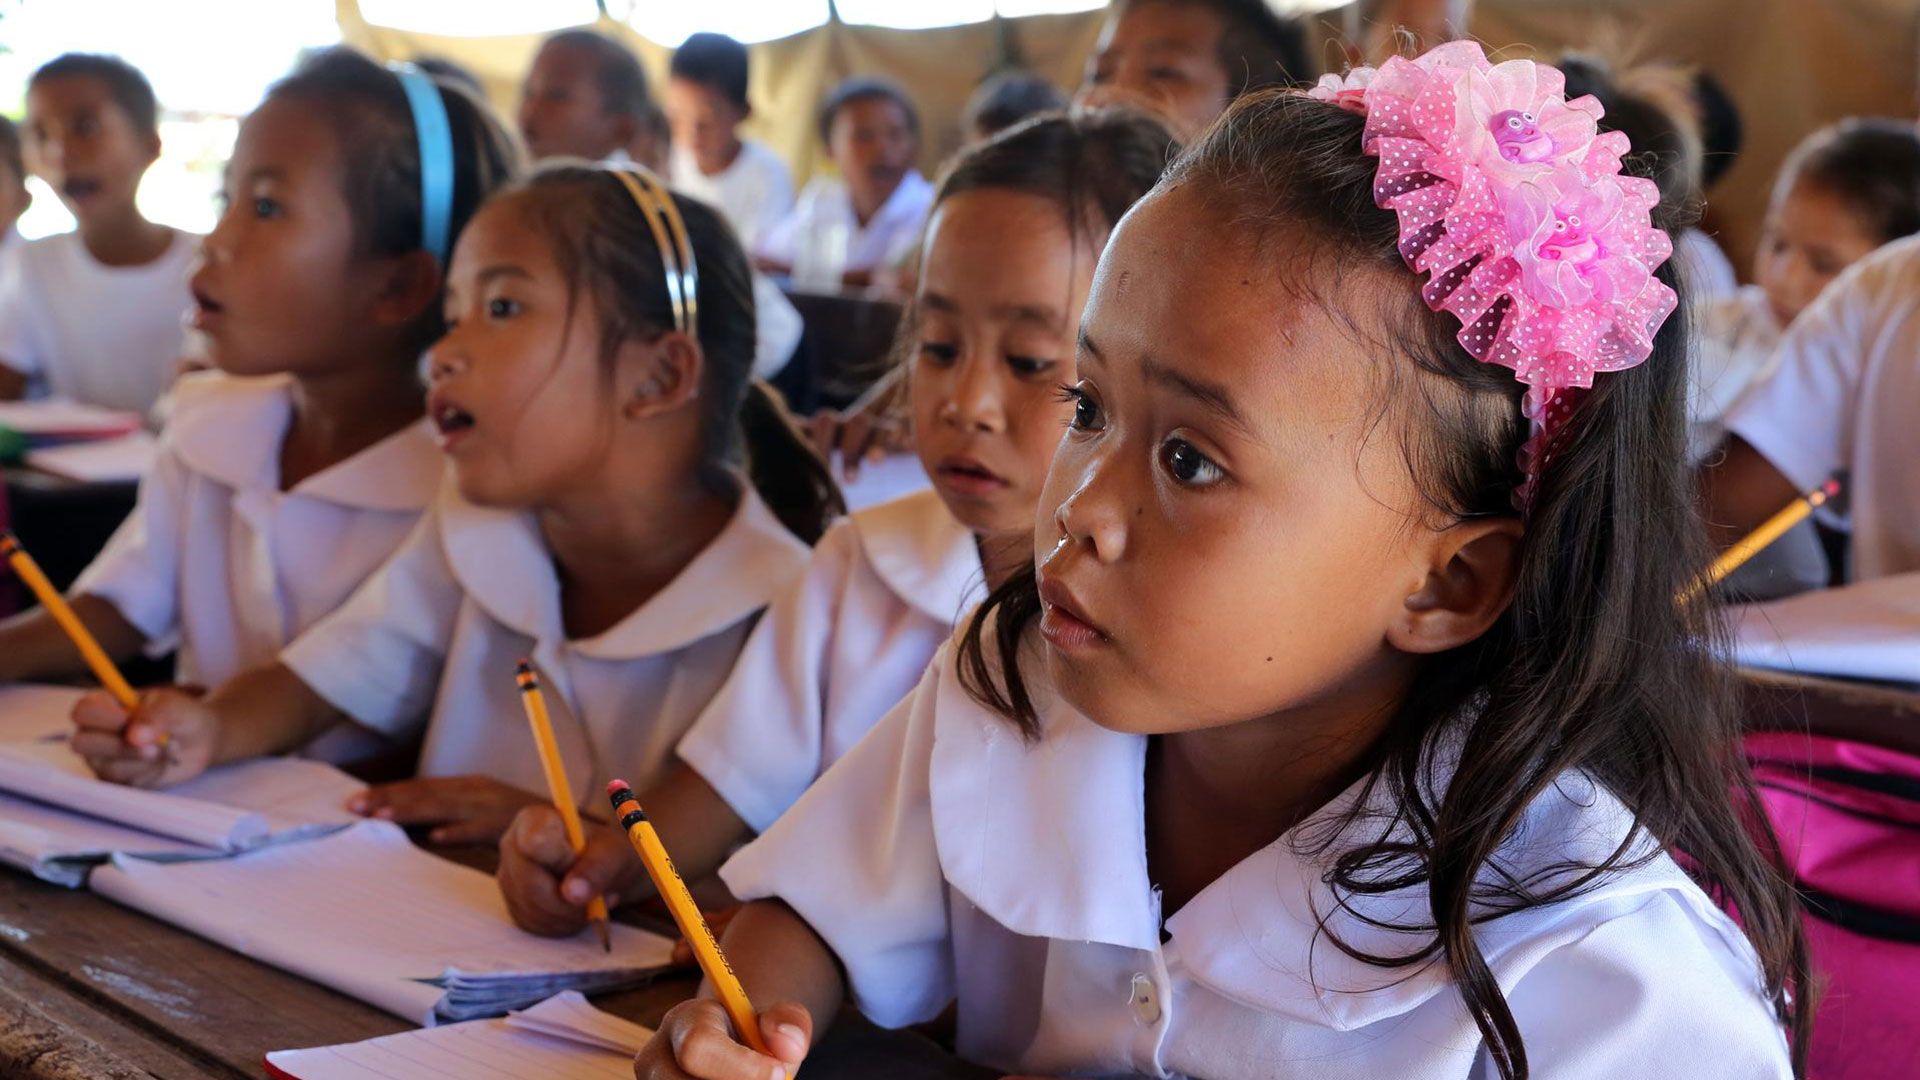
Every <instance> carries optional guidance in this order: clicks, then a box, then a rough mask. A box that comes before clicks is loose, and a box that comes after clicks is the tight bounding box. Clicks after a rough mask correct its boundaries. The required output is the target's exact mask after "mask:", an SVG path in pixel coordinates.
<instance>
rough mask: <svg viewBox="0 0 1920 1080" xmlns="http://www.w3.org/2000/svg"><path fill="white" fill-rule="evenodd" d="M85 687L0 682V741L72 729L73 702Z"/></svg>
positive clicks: (61, 734)
mask: <svg viewBox="0 0 1920 1080" xmlns="http://www.w3.org/2000/svg"><path fill="white" fill-rule="evenodd" d="M85 693H86V691H84V690H80V689H77V688H75V687H71V686H35V685H33V684H32V683H17V684H15V685H13V686H0V742H37V741H39V740H41V739H46V738H50V737H56V736H57V737H59V738H65V737H66V736H67V735H69V734H71V733H72V731H73V719H72V717H73V706H74V703H75V702H77V701H79V700H80V698H81V696H82V695H83V694H85Z"/></svg>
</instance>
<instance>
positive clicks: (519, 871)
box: [499, 765, 753, 937]
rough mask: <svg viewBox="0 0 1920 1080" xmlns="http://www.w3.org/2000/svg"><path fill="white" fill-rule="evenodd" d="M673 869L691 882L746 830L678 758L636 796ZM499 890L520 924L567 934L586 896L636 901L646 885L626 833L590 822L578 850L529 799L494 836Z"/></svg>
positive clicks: (582, 920)
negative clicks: (582, 847) (508, 825)
mask: <svg viewBox="0 0 1920 1080" xmlns="http://www.w3.org/2000/svg"><path fill="white" fill-rule="evenodd" d="M639 801H640V805H641V806H644V807H646V810H647V817H648V818H649V819H650V820H651V821H652V822H653V825H654V828H655V829H656V830H658V831H659V833H660V842H661V843H662V844H664V845H665V846H666V849H667V850H668V851H670V852H672V853H673V862H674V865H675V866H677V867H679V869H680V876H681V877H684V878H686V879H687V880H689V881H698V880H700V879H702V878H705V877H707V876H708V875H710V874H712V873H713V872H714V871H716V870H718V869H720V864H721V863H722V862H724V861H725V860H726V857H727V853H728V852H730V851H732V850H733V848H734V846H735V845H737V844H739V843H741V842H743V841H745V840H747V839H748V838H750V837H751V836H752V835H753V830H752V829H751V828H749V827H748V826H747V823H746V822H744V821H742V820H740V815H738V814H736V813H734V812H733V808H732V807H730V806H728V805H727V801H726V800H725V799H723V798H721V797H720V793H719V792H717V791H715V790H714V789H713V786H712V785H710V784H708V783H707V782H706V781H705V780H703V779H701V777H700V774H699V773H697V772H695V771H694V770H693V769H691V768H689V767H687V766H686V765H677V766H675V767H674V769H673V771H672V772H670V773H668V774H667V775H666V776H665V777H663V778H662V779H661V780H660V781H659V782H658V783H656V784H655V785H654V786H653V787H652V788H650V789H648V790H647V791H646V792H644V793H643V794H642V795H641V796H640V799H639ZM499 878H500V892H501V894H502V895H504V896H505V898H506V901H507V910H508V911H509V912H511V913H512V915H513V921H514V922H515V923H518V924H519V926H520V928H521V929H522V930H528V931H531V932H533V933H536V934H544V935H547V936H549V937H569V936H571V935H573V934H575V933H578V932H579V931H580V929H581V928H582V927H584V926H586V924H587V912H586V905H587V902H588V901H589V900H591V899H593V898H594V897H595V896H604V897H606V899H607V903H608V904H609V905H613V904H621V903H626V902H628V901H631V900H637V899H640V898H641V897H644V896H647V895H649V894H650V893H652V892H653V884H652V882H651V881H649V880H648V879H647V872H646V869H645V868H644V867H642V866H641V865H640V859H639V857H638V856H636V855H635V854H634V853H633V845H632V843H630V842H629V841H628V840H627V835H626V833H624V832H621V831H620V830H619V829H616V828H613V827H612V826H602V825H598V824H597V823H596V824H595V825H594V826H593V827H591V828H590V829H589V831H588V833H587V847H586V850H585V851H583V852H581V853H580V855H579V856H578V857H575V855H574V853H573V847H572V845H570V844H568V843H567V834H566V828H565V826H563V825H562V824H561V822H560V815H559V813H558V812H556V811H555V810H554V809H553V807H551V806H546V805H541V806H529V807H527V808H526V809H525V810H522V811H520V815H519V816H518V817H516V818H514V821H513V826H512V828H510V829H508V830H507V834H506V835H505V836H503V837H501V839H500V871H499Z"/></svg>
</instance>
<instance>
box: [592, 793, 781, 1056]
mask: <svg viewBox="0 0 1920 1080" xmlns="http://www.w3.org/2000/svg"><path fill="white" fill-rule="evenodd" d="M607 798H608V799H609V800H610V801H611V802H612V803H613V816H614V817H615V818H616V819H618V820H619V822H620V827H621V828H623V829H625V830H627V839H629V840H632V841H633V850H634V851H636V852H638V853H639V854H640V861H641V862H642V863H643V864H645V865H646V868H647V876H648V877H650V878H652V879H653V887H654V888H655V889H657V890H659V892H660V898H661V899H663V900H665V901H666V902H667V910H668V911H669V912H671V913H672V915H673V921H674V922H675V923H677V924H678V925H679V927H680V933H681V935H682V936H684V937H685V938H686V939H687V944H689V945H691V946H692V947H693V956H694V959H696V960H698V961H699V962H700V970H701V972H702V973H704V974H705V975H706V977H707V980H708V981H709V982H711V983H713V988H714V990H715V991H717V992H718V993H719V994H720V1004H721V1006H722V1007H723V1008H725V1009H726V1010H727V1017H728V1019H730V1020H732V1021H733V1026H734V1028H735V1029H736V1030H738V1031H739V1032H740V1037H741V1038H742V1039H744V1040H746V1043H747V1045H748V1046H749V1047H751V1048H752V1049H753V1050H754V1051H755V1052H756V1053H761V1054H765V1055H766V1056H768V1057H772V1056H773V1051H771V1050H769V1049H767V1044H766V1040H764V1039H762V1038H761V1037H760V1021H759V1020H758V1019H757V1018H756V1017H755V1015H754V1012H753V1003H752V1002H750V1001H748V1000H747V991H746V989H745V988H744V987H742V986H741V985H740V979H739V977H738V976H736V975H734V973H733V966H732V965H731V964H728V963H727V958H726V957H725V956H724V955H722V954H721V952H720V943H719V942H717V941H715V940H713V930H712V929H710V928H709V927H708V926H707V920H706V919H705V918H703V917H702V916H701V914H700V908H699V906H698V905H696V904H695V903H694V902H693V894H691V893H689V892H688V891H687V883H686V882H684V881H681V880H680V871H678V870H675V869H674V868H673V860H672V859H671V858H668V857H667V849H666V848H665V847H664V846H662V845H661V843H660V834H659V833H657V832H655V831H654V830H653V822H651V821H648V820H647V812H646V811H645V810H642V809H640V804H639V803H637V802H635V801H634V798H633V789H632V788H629V787H628V786H627V783H626V781H624V780H615V781H614V782H612V783H610V784H608V785H607Z"/></svg>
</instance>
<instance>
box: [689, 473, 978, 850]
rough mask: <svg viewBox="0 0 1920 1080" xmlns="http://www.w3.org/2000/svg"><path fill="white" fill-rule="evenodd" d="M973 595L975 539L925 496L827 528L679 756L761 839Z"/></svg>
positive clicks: (900, 688)
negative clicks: (802, 573) (761, 833)
mask: <svg viewBox="0 0 1920 1080" xmlns="http://www.w3.org/2000/svg"><path fill="white" fill-rule="evenodd" d="M984 595H985V572H984V571H983V570H982V569H981V566H980V551H979V547H978V545H977V544H976V543H975V540H974V536H973V534H972V533H971V532H969V531H968V530H967V528H966V526H964V525H962V524H960V522H958V521H956V520H955V519H954V517H953V515H952V514H951V513H949V512H948V511H947V507H946V504H945V503H943V502H941V501H940V497H939V496H938V495H937V494H935V493H934V492H931V491H925V492H921V493H919V494H917V495H909V496H907V497H905V498H903V499H899V500H896V501H894V502H890V503H884V504H882V505H880V506H876V507H873V508H871V509H868V510H863V511H861V512H859V513H856V514H854V515H853V516H851V517H849V518H847V519H845V520H843V521H840V522H836V523H835V524H834V526H833V527H832V528H830V529H828V530H827V534H826V535H825V536H823V537H821V539H820V543H819V545H818V546H817V547H815V548H814V551H813V558H812V560H811V561H810V562H809V563H808V565H807V571H806V575H805V576H804V577H803V578H801V579H800V581H799V582H798V583H796V584H795V585H794V586H793V587H792V588H790V589H788V590H787V591H786V592H784V593H782V594H781V595H780V596H779V598H778V599H776V600H774V602H773V603H772V604H771V605H770V606H769V607H768V609H767V614H766V617H765V618H763V619H762V620H761V621H760V623H759V625H757V626H755V627H754V629H753V634H752V636H750V637H749V638H748V639H747V644H746V648H745V649H744V650H743V651H742V652H741V654H740V661H739V663H738V664H736V665H735V666H734V669H733V673H732V674H731V675H729V676H728V677H727V682H726V685H725V686H723V687H722V688H721V690H720V693H719V694H718V695H716V696H715V697H714V699H713V703H712V704H711V705H709V706H708V707H707V710H706V712H705V713H703V714H702V715H701V717H700V719H699V720H698V721H696V722H695V723H694V725H693V728H692V729H691V730H690V731H688V732H687V737H686V739H685V740H684V741H682V742H681V743H680V750H679V753H680V757H681V758H682V759H683V760H685V761H686V762H687V764H689V765H691V766H693V768H694V769H695V770H696V771H697V772H699V773H700V775H701V776H702V777H704V778H705V779H706V781H707V782H708V783H710V784H712V785H713V786H714V788H715V789H716V790H718V791H719V792H720V794H721V796H722V797H724V798H725V799H726V800H727V803H728V805H730V806H732V807H733V809H734V812H735V813H738V814H739V815H740V816H741V817H742V818H743V819H745V820H746V822H747V824H749V825H751V826H753V828H754V829H755V830H764V829H765V828H766V827H767V826H769V825H771V824H773V822H774V819H776V818H778V817H779V816H780V815H781V814H783V813H785V812H786V811H787V808H788V807H790V806H792V805H793V802H794V800H796V799H798V798H799V797H800V794H801V793H802V792H804V791H805V790H806V789H807V786H808V785H810V784H812V783H813V782H814V780H815V779H817V778H818V777H819V776H820V774H821V773H822V772H824V771H825V770H826V768H827V766H829V765H831V764H833V763H834V762H835V761H837V760H839V759H840V757H841V755H843V754H845V753H846V752H847V751H848V750H849V749H852V747H853V745H854V743H856V742H858V741H859V740H860V738H861V737H862V736H864V735H865V734H866V733H867V732H868V730H870V729H871V728H872V727H873V725H874V724H875V723H877V722H878V721H879V720H880V718H881V717H882V716H884V715H886V712H887V710H888V709H890V708H892V707H893V705H894V704H895V703H896V702H898V701H899V700H900V699H901V698H902V697H905V696H906V695H907V693H908V692H909V691H911V690H912V689H913V688H914V685H915V684H917V683H918V682H919V681H920V676H921V674H922V673H924V672H925V671H926V669H927V662H928V661H929V660H931V659H933V655H934V653H935V652H936V651H938V650H939V648H940V646H941V644H942V643H944V642H945V641H946V640H947V638H948V636H949V635H951V634H952V633H953V627H954V622H955V620H956V619H958V618H959V617H960V615H961V613H962V612H964V611H966V610H967V609H968V608H970V607H972V606H973V605H974V604H976V603H978V602H979V601H980V599H981V598H982V597H983V596H984Z"/></svg>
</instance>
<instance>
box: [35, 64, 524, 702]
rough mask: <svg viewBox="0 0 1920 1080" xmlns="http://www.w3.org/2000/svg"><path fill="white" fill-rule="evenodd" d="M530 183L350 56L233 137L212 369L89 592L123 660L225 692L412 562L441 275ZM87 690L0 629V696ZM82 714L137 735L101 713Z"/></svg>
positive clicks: (418, 91) (410, 80) (98, 621)
mask: <svg viewBox="0 0 1920 1080" xmlns="http://www.w3.org/2000/svg"><path fill="white" fill-rule="evenodd" d="M429 114H431V115H429ZM423 133H424V135H423ZM423 147H424V148H425V151H426V153H427V154H428V159H429V160H428V161H427V162H426V165H427V167H426V168H425V169H423V167H422V165H423V161H422V157H421V154H422V148H423ZM517 166H518V154H517V151H516V149H515V147H514V143H513V140H512V139H511V137H510V136H508V135H507V133H506V132H505V131H504V130H503V129H502V128H501V127H500V126H499V125H498V124H497V123H495V121H494V119H493V115H492V113H491V112H490V111H489V110H487V109H486V108H485V107H483V106H482V105H480V104H479V103H478V102H476V101H475V100H473V99H472V98H471V97H468V96H467V95H466V94H464V93H462V92H461V91H459V90H457V89H453V88H451V87H447V86H443V85H441V84H439V83H435V82H433V81H432V80H430V79H428V78H427V77H426V76H424V75H421V74H418V73H416V72H411V71H407V72H395V71H392V70H388V69H386V68H383V67H381V66H379V65H378V64H375V63H374V62H373V61H371V60H368V59H367V58H366V57H364V56H361V55H359V54H358V53H354V52H351V51H349V50H345V49H340V50H334V51H330V52H327V53H323V54H321V55H320V56H319V57H317V58H316V59H314V60H312V61H310V62H309V63H307V64H306V65H304V66H303V67H302V68H301V69H300V70H298V71H297V72H295V73H294V74H293V75H291V76H290V77H288V78H287V79H286V80H284V81H283V82H281V83H279V84H278V85H276V86H275V87H274V88H273V89H272V90H271V91H269V92H268V94H267V98H266V100H265V101H264V102H263V103H262V104H261V105H260V107H259V108H258V109H256V110H255V111H254V112H253V114H252V115H251V116H249V117H248V118H247V120H246V122H245V123H243V124H242V125H241V127H240V134H239V138H238V140H237V141H236V143H235V145H234V153H233V158H232V160H231V161H230V162H229V163H228V165H227V172H226V181H225V189H224V191H223V193H222V198H223V201H224V203H225V208H224V209H223V211H222V212H221V216H220V221H219V223H218V225H216V226H215V228H214V230H213V232H212V233H211V234H210V235H208V236H207V238H206V240H205V241H204V243H203V244H202V249H201V265H200V268H199V270H198V272H197V273H195V275H194V278H193V293H194V298H195V307H194V310H193V313H192V316H191V317H192V320H193V323H194V325H195V326H196V327H197V328H198V329H199V330H200V331H201V332H202V334H203V335H204V337H205V340H206V343H207V355H208V359H209V360H210V361H211V362H212V363H213V365H214V366H215V367H216V368H217V369H218V370H217V371H216V372H210V373H207V374H203V375H198V376H195V377H193V378H190V379H187V380H185V381H184V382H182V383H181V385H180V387H179V388H178V390H177V393H176V401H177V404H176V409H175V413H174V416H173V419H172V421H171V423H169V425H168V426H167V429H166V431H165V432H164V433H163V435H162V436H161V444H160V453H159V458H158V460H157V462H156V463H155V465H154V467H153V470H152V472H151V473H150V474H149V475H148V476H147V477H146V479H145V480H144V481H143V482H142V484H141V486H140V495H139V501H138V503H137V504H136V506H135V508H134V511H133V514H132V516H131V517H129V518H128V519H127V521H126V523H125V524H124V525H123V526H121V528H120V530H119V532H118V533H116V534H115V536H114V538H113V540H112V542H111V543H109V544H108V546H107V548H106V550H105V551H104V552H103V553H102V554H101V555H100V557H99V558H98V559H97V560H96V561H95V562H94V564H93V565H92V566H91V567H90V568H89V569H88V570H87V571H86V573H85V574H84V575H83V576H82V577H81V578H80V580H79V582H78V583H77V584H76V585H75V587H74V598H73V606H74V608H75V610H76V611H77V612H79V614H80V617H81V618H82V620H83V621H84V622H85V623H86V625H87V627H88V628H89V629H90V630H91V631H92V632H93V634H94V636H95V637H96V638H98V639H99V640H100V641H101V642H102V643H103V644H104V645H105V647H106V649H107V651H108V652H109V653H111V654H112V655H113V656H114V657H115V658H116V659H126V658H129V657H132V656H134V655H135V654H137V653H139V652H140V651H141V650H142V649H144V648H149V647H156V646H165V645H171V644H177V646H178V648H179V670H178V678H179V681H180V682H182V683H186V684H200V685H212V684H216V683H220V682H224V681H226V680H227V679H231V678H233V677H234V676H235V675H238V674H240V673H241V672H243V671H246V670H248V669H250V668H253V667H256V666H258V665H260V664H263V663H268V662H271V661H272V660H273V658H274V656H275V655H276V654H277V653H278V652H279V651H280V649H281V648H283V647H284V646H286V645H287V643H288V642H290V641H292V640H293V638H294V637H295V636H296V635H298V634H299V633H300V632H301V631H303V630H305V629H306V628H307V627H309V626H311V625H313V624H314V623H315V622H317V621H319V620H320V619H321V618H322V617H323V616H325V615H327V614H328V613H329V612H331V611H333V610H334V609H335V608H336V607H338V606H339V605H340V604H341V603H342V602H343V601H345V600H346V598H347V597H348V596H350V595H351V594H352V593H353V590H354V589H356V588H358V587H359V585H360V583H361V582H362V581H363V580H365V578H366V577H367V575H369V574H371V573H372V572H373V571H374V569H376V568H377V567H378V566H379V565H380V564H381V563H382V562H384V561H386V558H387V556H389V555H391V554H392V553H393V552H394V550H395V549H396V548H398V547H399V546H400V543H401V541H402V540H404V539H405V538H406V536H407V534H408V533H409V532H411V531H412V529H413V527H414V525H415V524H416V523H417V522H418V520H419V518H420V515H421V513H422V511H424V509H425V508H426V506H427V503H428V502H429V500H430V499H431V498H432V495H433V492H434V490H435V489H436V488H437V487H438V486H439V482H440V475H441V463H440V460H439V455H438V453H437V452H436V451H435V450H434V446H433V441H432V434H431V432H430V430H429V429H428V427H427V425H426V424H425V423H424V422H423V420H422V414H423V411H424V408H423V404H422V402H423V398H424V391H423V389H422V387H421V385H420V380H419V376H418V374H417V372H418V366H419V358H420V353H421V351H422V350H423V349H425V348H426V347H427V345H428V344H430V343H431V342H432V341H433V339H434V338H436V337H438V336H439V335H440V333H441V330H442V328H443V323H442V320H441V311H440V305H441V288H442V283H443V280H444V278H443V271H444V265H443V260H444V259H445V258H446V255H447V252H448V250H449V245H450V243H451V241H452V239H453V238H454V237H456V236H458V235H459V233H460V231H461V229H462V228H463V227H464V226H465V225H466V223H467V219H468V218H470V217H471V216H472V215H473V212H474V210H475V209H477V208H478V207H479V205H480V203H481V202H482V200H484V199H485V198H486V197H487V195H488V194H489V193H490V192H492V191H493V189H494V188H496V187H498V186H499V185H500V184H502V183H503V182H504V181H506V180H507V179H508V178H509V177H510V176H511V174H512V173H513V172H514V171H515V169H516V168H517ZM84 670H85V668H84V666H83V665H82V662H81V658H80V655H79V654H78V652H76V651H75V649H74V647H73V644H72V643H71V642H70V641H69V640H68V639H67V636H66V635H65V634H64V633H62V632H61V630H60V628H59V627H58V626H57V625H56V624H55V623H54V621H53V620H52V619H51V618H50V617H49V616H48V615H47V614H46V613H45V612H44V611H34V612H31V613H28V614H26V615H23V616H21V617H19V618H16V619H14V620H12V621H10V622H9V623H7V624H6V625H5V626H3V627H0V680H5V679H50V678H61V677H65V676H69V675H75V674H78V673H80V672H82V671H84ZM81 711H82V714H83V716H84V718H85V721H86V723H87V725H88V729H89V730H92V729H97V728H116V729H117V728H118V727H119V726H121V725H124V724H125V722H126V716H125V714H124V712H122V710H121V709H120V707H119V706H118V705H117V704H115V703H114V702H113V700H112V699H111V698H110V697H108V696H106V695H104V694H101V695H95V696H93V697H91V698H89V699H87V700H86V702H84V703H83V704H82V706H81Z"/></svg>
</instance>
